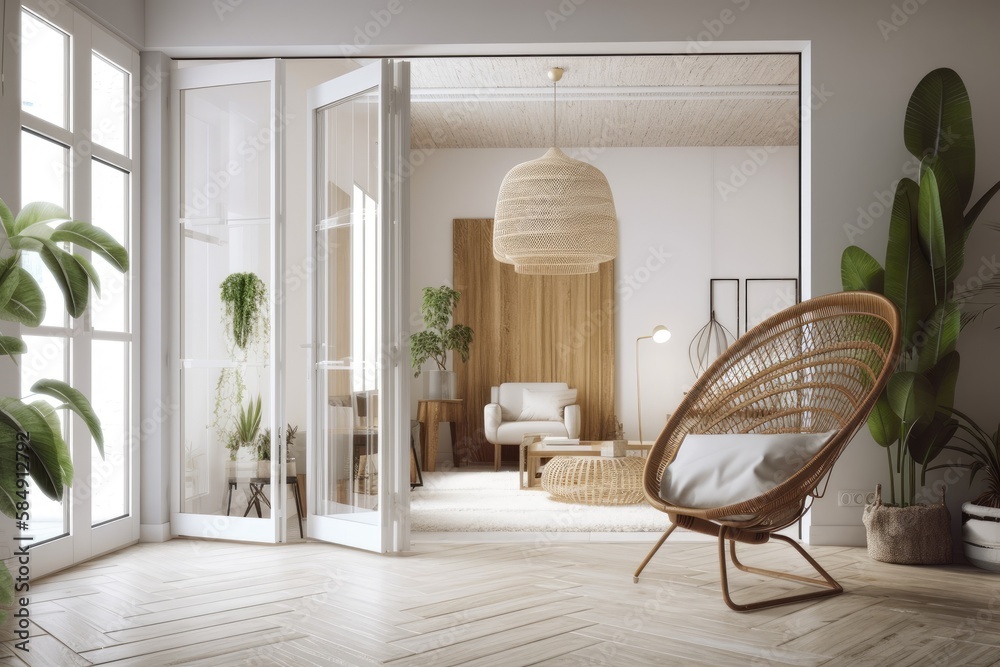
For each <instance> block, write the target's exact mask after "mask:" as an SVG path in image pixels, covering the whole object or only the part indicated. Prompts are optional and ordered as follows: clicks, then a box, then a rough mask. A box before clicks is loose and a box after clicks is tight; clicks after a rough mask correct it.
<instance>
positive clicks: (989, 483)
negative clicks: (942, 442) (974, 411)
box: [928, 409, 1000, 508]
mask: <svg viewBox="0 0 1000 667" xmlns="http://www.w3.org/2000/svg"><path fill="white" fill-rule="evenodd" d="M951 413H952V414H953V415H954V416H955V418H956V421H957V423H958V430H957V432H956V434H955V437H954V439H953V440H952V441H951V443H949V444H948V445H946V446H945V449H946V450H950V451H953V452H958V453H960V454H964V455H965V456H967V457H968V458H969V459H970V462H969V463H945V464H942V465H939V466H933V467H931V468H928V470H938V469H941V468H966V469H968V470H969V471H971V473H972V474H971V475H970V476H969V486H970V487H971V486H972V483H973V482H974V481H976V475H978V474H979V473H980V472H982V473H983V477H984V478H985V480H986V490H985V491H983V492H982V493H981V494H979V495H978V496H976V498H975V499H974V500H973V501H972V504H973V505H980V506H982V507H995V508H1000V425H997V430H995V431H993V433H992V434H991V433H988V432H987V431H986V430H985V429H984V428H982V427H981V426H979V424H977V423H976V422H974V421H973V420H972V418H971V417H969V416H968V415H966V414H965V413H963V412H959V411H958V410H955V409H952V410H951ZM956 441H957V442H958V443H960V444H955V442H956Z"/></svg>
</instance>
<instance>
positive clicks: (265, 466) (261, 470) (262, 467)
mask: <svg viewBox="0 0 1000 667" xmlns="http://www.w3.org/2000/svg"><path fill="white" fill-rule="evenodd" d="M257 477H265V478H268V479H269V478H270V477H271V462H270V461H257Z"/></svg>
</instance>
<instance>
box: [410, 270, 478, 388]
mask: <svg viewBox="0 0 1000 667" xmlns="http://www.w3.org/2000/svg"><path fill="white" fill-rule="evenodd" d="M461 296H462V293H461V292H457V291H455V290H453V289H451V288H450V287H448V286H447V285H441V287H425V288H424V289H423V303H422V304H421V307H420V312H421V314H422V315H423V318H424V326H425V327H426V329H424V330H423V331H418V332H417V333H415V334H412V335H411V336H410V361H411V363H412V365H413V375H414V376H419V375H420V367H421V366H423V364H424V362H425V361H427V360H428V359H433V360H434V363H436V364H437V366H438V369H439V370H442V371H443V370H445V363H446V362H447V361H448V356H447V355H448V350H454V351H455V352H458V354H459V356H460V357H461V358H462V361H468V360H469V345H470V344H471V343H472V338H473V333H472V328H471V327H468V326H466V325H464V324H456V325H454V326H452V327H449V326H448V324H449V323H450V322H451V316H452V313H453V312H454V310H455V307H456V306H457V305H458V300H459V299H460V298H461Z"/></svg>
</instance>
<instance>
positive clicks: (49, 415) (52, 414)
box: [31, 401, 103, 486]
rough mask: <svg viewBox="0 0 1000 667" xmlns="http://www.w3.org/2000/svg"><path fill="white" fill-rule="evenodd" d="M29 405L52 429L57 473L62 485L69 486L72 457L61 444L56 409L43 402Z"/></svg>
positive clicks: (71, 481) (71, 474) (60, 428)
mask: <svg viewBox="0 0 1000 667" xmlns="http://www.w3.org/2000/svg"><path fill="white" fill-rule="evenodd" d="M31 405H32V406H33V407H36V408H38V411H39V412H41V413H42V414H43V415H44V416H45V421H46V423H48V425H49V428H50V429H52V432H53V433H54V434H56V437H57V440H56V445H57V446H56V447H55V453H56V462H57V464H58V466H59V471H60V473H61V476H62V479H63V480H64V484H66V486H69V485H70V484H72V483H73V456H72V454H70V451H69V447H68V446H67V445H66V443H65V442H63V439H62V436H61V433H62V422H61V421H60V420H59V415H58V414H56V409H55V408H54V407H52V406H51V405H49V404H48V403H46V402H45V401H34V402H33V403H32V404H31ZM102 457H103V453H102Z"/></svg>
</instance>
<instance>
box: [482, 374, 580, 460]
mask: <svg viewBox="0 0 1000 667" xmlns="http://www.w3.org/2000/svg"><path fill="white" fill-rule="evenodd" d="M525 390H527V392H528V393H525ZM490 399H491V401H492V402H491V403H490V404H489V405H487V406H486V407H485V408H484V409H483V426H484V430H485V431H486V439H487V440H489V441H490V442H492V443H493V445H494V455H493V469H494V470H499V469H500V450H501V448H502V446H503V445H520V444H521V440H522V439H523V438H524V436H525V435H528V434H529V433H530V434H535V433H540V434H543V435H555V436H561V437H564V438H579V437H580V406H579V405H578V404H577V403H576V389H570V388H569V387H568V385H567V384H566V383H565V382H505V383H503V384H501V385H500V386H499V387H491V388H490ZM526 399H527V400H526Z"/></svg>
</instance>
